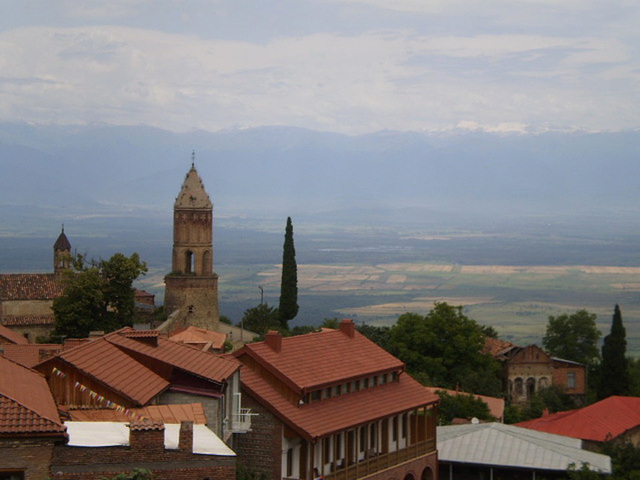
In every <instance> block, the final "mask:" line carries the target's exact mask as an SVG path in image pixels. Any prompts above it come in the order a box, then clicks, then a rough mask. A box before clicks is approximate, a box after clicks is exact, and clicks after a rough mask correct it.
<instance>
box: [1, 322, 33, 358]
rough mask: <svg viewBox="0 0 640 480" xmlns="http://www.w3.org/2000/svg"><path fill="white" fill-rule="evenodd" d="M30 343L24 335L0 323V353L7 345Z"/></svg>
mask: <svg viewBox="0 0 640 480" xmlns="http://www.w3.org/2000/svg"><path fill="white" fill-rule="evenodd" d="M28 343H29V340H27V338H26V337H25V336H24V335H20V334H19V333H18V332H14V331H13V330H11V329H10V328H7V327H5V326H4V325H0V353H2V349H3V348H4V346H5V345H26V344H28Z"/></svg>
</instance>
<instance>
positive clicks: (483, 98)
mask: <svg viewBox="0 0 640 480" xmlns="http://www.w3.org/2000/svg"><path fill="white" fill-rule="evenodd" d="M276 3H279V4H282V5H285V6H286V5H288V4H287V2H286V1H283V2H276ZM302 4H303V5H306V4H317V2H311V1H307V2H303V3H302ZM425 4H429V5H430V6H429V9H430V10H429V9H427V10H429V11H427V10H425V9H424V7H422V5H425ZM523 4H525V5H527V8H529V9H533V7H534V6H535V7H537V8H538V9H539V10H544V9H545V8H551V9H555V8H558V6H559V5H561V3H559V2H554V1H551V0H549V1H546V2H543V3H542V4H539V3H536V4H534V3H531V2H523ZM73 5H77V4H76V3H71V4H68V6H73ZM109 5H111V6H112V7H113V9H107V10H108V11H106V10H105V11H103V10H102V7H101V6H102V4H101V2H89V3H87V4H86V6H85V10H83V11H78V12H76V15H77V16H78V18H89V17H90V18H93V19H99V20H103V21H106V19H108V18H109V15H111V16H112V17H113V18H116V17H117V16H127V15H131V14H132V13H131V12H134V13H135V11H138V12H139V11H140V10H141V9H142V10H143V9H144V8H149V5H152V6H153V5H155V6H158V5H161V4H160V3H155V2H153V1H151V0H149V1H146V0H145V1H143V0H140V1H138V2H132V3H127V2H124V3H123V2H115V1H114V2H111V3H110V4H109ZM190 5H195V6H196V7H198V6H199V7H201V8H204V6H206V5H207V2H196V3H191V4H190ZM208 5H209V6H211V5H212V4H211V3H209V4H208ZM218 5H221V6H225V7H226V10H225V9H224V8H223V9H222V10H224V11H225V12H226V14H228V15H231V16H232V17H233V15H235V14H238V12H233V13H231V10H229V9H230V8H231V7H230V6H229V5H230V4H228V3H226V2H223V1H219V2H216V6H218ZM326 5H328V6H331V5H333V6H334V7H335V8H339V7H341V6H344V5H359V6H361V7H362V8H370V9H371V10H370V11H369V15H371V16H372V18H373V17H374V16H375V15H374V14H375V13H376V10H378V9H390V8H393V9H396V10H397V11H400V14H401V15H404V13H402V12H406V11H412V12H413V11H415V12H418V14H419V15H424V17H419V18H421V19H423V20H425V22H426V19H428V18H430V16H431V15H436V16H442V15H445V16H446V15H451V13H450V12H451V11H452V10H453V11H456V12H460V11H462V10H464V7H465V6H467V7H468V8H469V9H470V10H473V9H478V8H479V6H478V4H476V3H474V2H471V3H469V2H463V1H459V0H456V1H453V2H422V1H415V2H412V1H408V0H407V1H400V2H397V3H396V2H383V1H382V0H380V1H376V0H360V1H357V2H356V1H355V0H354V1H351V2H350V1H348V0H334V1H332V2H326ZM392 5H394V6H392ZM504 5H505V4H504V3H503V2H494V1H491V2H488V3H487V10H488V11H489V12H490V13H486V12H485V15H490V14H491V12H493V11H494V10H496V9H498V8H499V7H501V6H502V8H504ZM586 5H587V6H586V7H583V8H585V9H586V10H587V11H588V12H590V13H593V5H592V4H590V3H587V4H586ZM336 6H337V7H336ZM196 7H193V8H195V9H196V11H197V8H196ZM215 11H216V12H217V11H218V10H215ZM337 12H342V10H337ZM152 13H153V14H155V13H156V12H155V10H154V11H153V12H150V15H149V18H148V19H146V20H145V22H146V24H147V25H148V26H147V27H146V28H144V27H142V26H123V25H117V24H113V25H104V24H96V25H83V24H82V21H79V25H78V26H75V27H62V26H56V25H52V26H49V27H42V26H39V27H35V26H34V27H22V28H13V29H10V30H5V31H3V32H1V33H0V105H2V107H0V120H5V121H7V120H8V121H10V120H22V121H30V122H50V123H65V124H69V123H86V122H101V123H114V124H148V125H153V126H158V127H161V128H166V129H169V130H175V131H183V130H189V129H193V128H202V129H207V130H217V129H221V128H228V127H230V126H258V125H265V124H269V125H273V124H280V125H295V126H300V127H307V128H313V129H319V130H330V131H339V132H344V133H364V132H371V131H376V130H381V129H392V130H447V129H454V128H469V129H484V130H496V131H523V130H526V129H535V130H539V129H547V128H562V129H566V128H587V129H591V130H601V129H603V130H612V129H613V130H615V129H628V128H637V127H638V126H639V125H640V112H638V111H635V110H637V109H634V108H630V105H635V104H637V103H638V102H639V101H640V98H639V97H640V91H639V89H638V88H637V85H638V80H640V79H638V72H639V71H640V65H638V54H637V51H638V49H637V45H636V42H637V39H636V35H637V34H635V33H633V31H632V30H631V29H628V28H625V29H623V30H622V31H623V32H624V35H621V36H615V34H613V33H611V32H613V29H612V25H614V24H616V25H619V24H624V25H626V24H627V23H626V22H628V21H629V20H628V19H624V20H623V19H619V18H617V17H616V18H614V19H609V20H606V21H605V23H606V22H609V23H607V24H606V25H603V26H600V27H598V28H599V29H600V30H602V31H606V32H608V33H606V34H605V33H601V32H600V31H595V30H593V29H591V30H590V31H584V32H578V31H576V30H571V31H569V30H567V31H566V32H561V31H554V32H552V33H550V32H546V33H542V32H539V31H536V29H533V30H527V29H523V30H522V31H517V30H518V28H515V27H513V28H502V29H501V28H496V29H495V31H491V32H482V31H476V30H478V29H479V25H478V24H474V25H473V28H469V29H462V30H464V31H462V30H461V29H460V28H459V27H456V28H451V29H448V30H447V29H444V28H443V26H442V24H440V23H439V22H436V23H433V22H426V23H425V27H424V28H423V27H419V26H417V25H416V24H415V23H413V24H411V23H410V22H409V21H408V20H407V21H406V23H407V26H406V27H403V28H398V27H394V28H382V27H381V28H367V29H358V28H357V25H355V26H354V28H353V31H351V32H350V33H345V32H344V31H342V32H338V31H329V30H327V29H326V28H324V29H321V28H319V26H318V25H315V24H314V28H312V29H310V30H312V31H310V32H307V33H300V34H298V35H283V34H281V35H275V36H270V37H269V38H263V39H261V40H260V41H255V40H250V39H225V38H216V37H215V36H211V35H203V34H202V33H201V32H199V31H184V32H181V33H180V32H175V31H162V30H159V29H157V28H156V27H153V28H152V27H151V24H153V23H154V18H155V20H156V23H157V18H156V17H154V15H153V14H152ZM191 13H193V12H191ZM214 14H215V13H212V15H214ZM105 15H106V17H105ZM283 15H284V13H283ZM505 15H507V16H516V13H515V12H510V13H506V14H505ZM537 15H538V16H536V17H535V18H534V19H532V20H533V22H532V23H542V22H541V21H540V19H541V18H542V13H538V14H537ZM413 16H414V17H415V15H413ZM233 18H235V17H233ZM348 18H349V19H353V18H354V17H353V16H349V17H348ZM376 18H377V17H376ZM447 18H451V19H454V20H455V21H457V22H462V23H464V22H465V21H467V19H468V17H466V16H465V14H463V13H458V14H457V15H456V16H453V17H447ZM553 18H554V19H555V17H553ZM401 19H402V20H403V22H404V21H405V20H406V19H407V17H404V16H402V17H401ZM235 20H237V18H235ZM292 20H293V19H292ZM217 21H220V18H217ZM230 21H231V19H230ZM310 22H311V20H310ZM590 22H591V20H587V21H585V24H590ZM616 22H617V23H616ZM620 22H622V23H620ZM128 23H132V22H131V21H129V22H128ZM133 23H135V22H133ZM373 23H375V22H372V21H370V22H369V26H371V25H372V24H373ZM384 23H385V22H384V21H383V20H380V23H379V24H380V25H384ZM550 23H553V22H550ZM519 25H520V24H519V23H517V24H516V26H519ZM325 27H326V26H325ZM300 28H302V27H300ZM174 30H176V29H175V28H174ZM178 30H179V29H178ZM480 30H482V29H481V28H480Z"/></svg>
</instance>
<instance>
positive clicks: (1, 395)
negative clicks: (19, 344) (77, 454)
mask: <svg viewBox="0 0 640 480" xmlns="http://www.w3.org/2000/svg"><path fill="white" fill-rule="evenodd" d="M0 372H2V375H0V434H4V435H6V434H16V433H32V434H38V433H40V434H43V433H45V434H49V433H59V434H64V431H65V429H64V426H62V423H61V422H60V416H59V415H58V409H57V408H56V404H55V402H54V401H53V396H52V395H51V391H50V390H49V386H48V385H47V381H46V380H45V378H44V377H43V376H42V375H41V374H39V373H38V372H35V371H33V370H31V369H29V368H26V367H23V366H22V365H19V364H17V363H15V362H12V361H11V360H8V359H6V358H5V357H3V356H2V355H0Z"/></svg>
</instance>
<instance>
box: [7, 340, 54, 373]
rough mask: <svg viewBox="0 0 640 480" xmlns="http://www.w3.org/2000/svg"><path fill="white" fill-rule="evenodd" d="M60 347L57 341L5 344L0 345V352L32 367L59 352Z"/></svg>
mask: <svg viewBox="0 0 640 480" xmlns="http://www.w3.org/2000/svg"><path fill="white" fill-rule="evenodd" d="M62 348H63V347H62V345H60V344H57V343H27V344H5V345H0V353H3V355H4V356H5V357H7V358H8V359H10V360H13V361H14V362H17V363H19V364H20V365H24V366H25V367H29V368H33V367H35V366H36V365H37V364H39V363H41V362H43V361H45V360H46V359H48V358H51V357H52V356H54V355H55V354H57V353H59V352H61V351H62ZM2 350H4V351H3V352H2Z"/></svg>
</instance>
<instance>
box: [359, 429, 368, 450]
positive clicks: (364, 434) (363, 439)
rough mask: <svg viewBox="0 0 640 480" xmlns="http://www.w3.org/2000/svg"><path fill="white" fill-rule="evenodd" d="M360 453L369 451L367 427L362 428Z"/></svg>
mask: <svg viewBox="0 0 640 480" xmlns="http://www.w3.org/2000/svg"><path fill="white" fill-rule="evenodd" d="M359 435H360V451H361V452H364V451H365V450H366V449H367V430H366V428H365V427H360V433H359Z"/></svg>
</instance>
